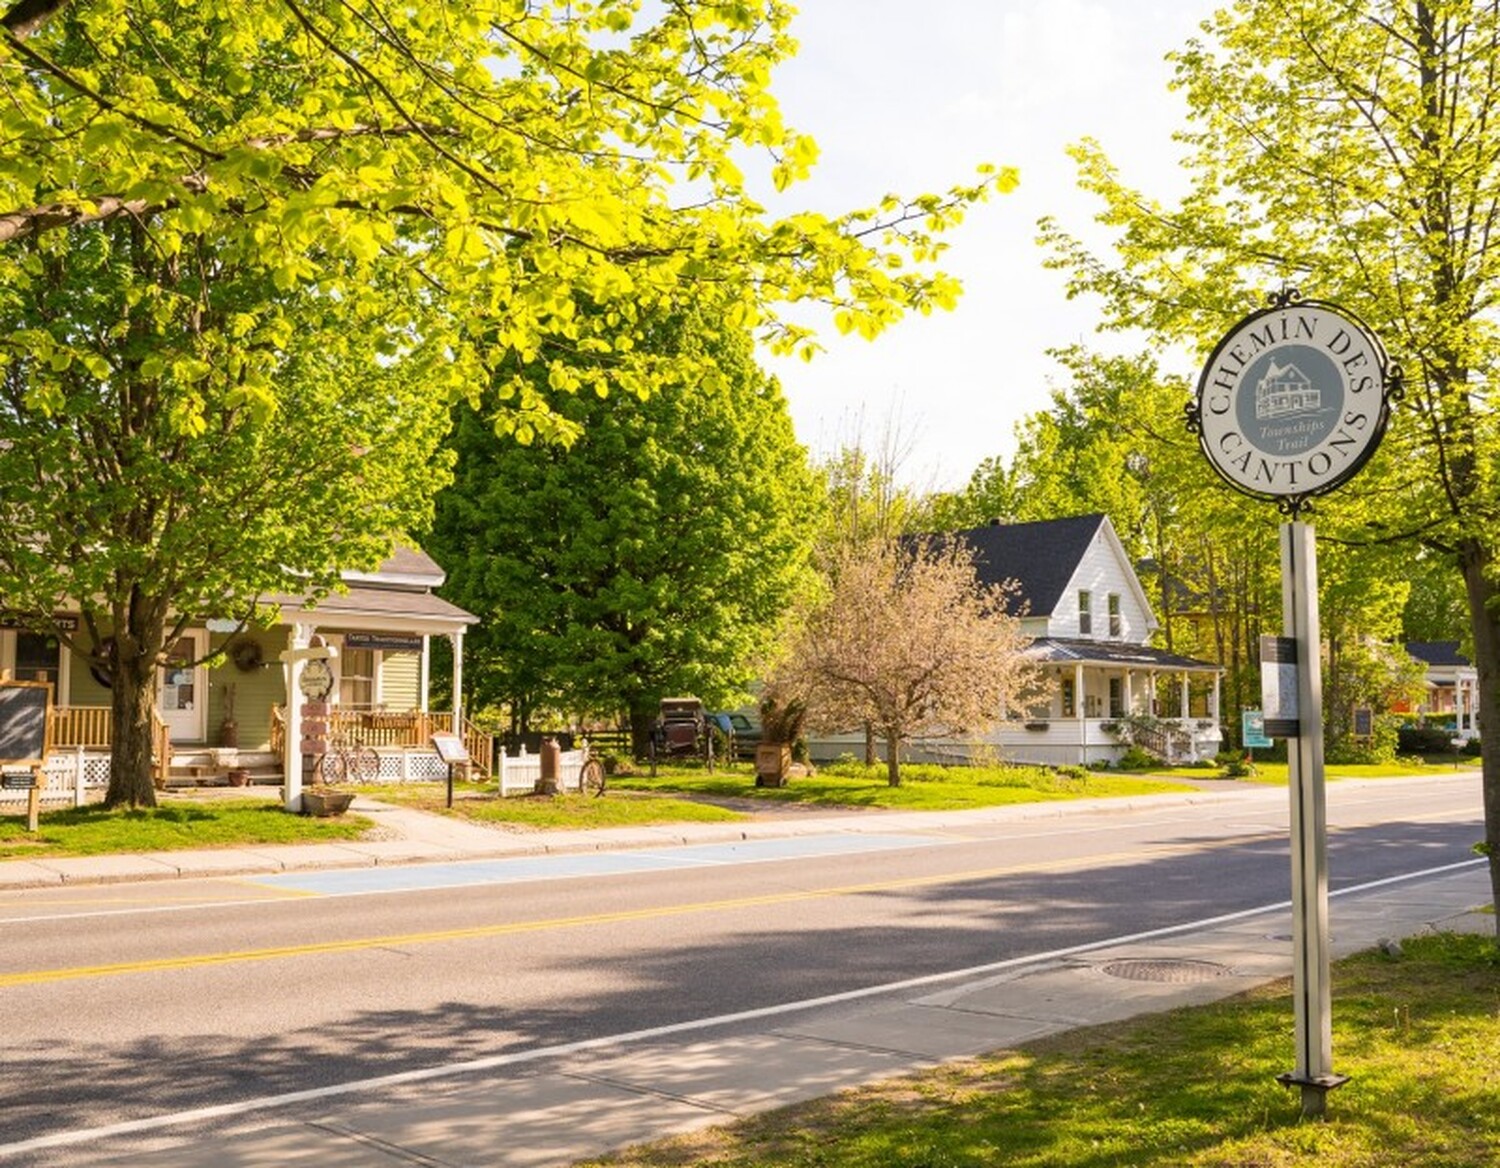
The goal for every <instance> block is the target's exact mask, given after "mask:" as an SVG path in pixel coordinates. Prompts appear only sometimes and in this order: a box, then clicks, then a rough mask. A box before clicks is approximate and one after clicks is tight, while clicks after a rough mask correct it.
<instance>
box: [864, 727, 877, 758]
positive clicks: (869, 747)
mask: <svg viewBox="0 0 1500 1168" xmlns="http://www.w3.org/2000/svg"><path fill="white" fill-rule="evenodd" d="M875 760H876V755H875V723H874V722H866V723H865V766H867V767H872V766H874V765H875Z"/></svg>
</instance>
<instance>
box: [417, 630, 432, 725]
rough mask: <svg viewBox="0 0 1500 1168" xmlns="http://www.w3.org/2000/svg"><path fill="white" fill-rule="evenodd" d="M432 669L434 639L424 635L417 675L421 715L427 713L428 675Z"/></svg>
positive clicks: (418, 707)
mask: <svg viewBox="0 0 1500 1168" xmlns="http://www.w3.org/2000/svg"><path fill="white" fill-rule="evenodd" d="M431 667H432V638H431V637H429V636H428V635H427V634H426V633H423V634H422V655H421V663H420V666H419V669H420V672H419V673H418V675H417V710H418V712H419V713H423V714H425V713H426V712H427V691H428V675H429V673H430V671H431Z"/></svg>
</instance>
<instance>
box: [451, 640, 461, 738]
mask: <svg viewBox="0 0 1500 1168" xmlns="http://www.w3.org/2000/svg"><path fill="white" fill-rule="evenodd" d="M448 640H449V641H450V642H452V644H453V733H455V734H457V735H459V736H460V737H462V736H463V732H464V716H463V708H464V634H463V630H462V629H460V630H459V631H458V632H456V633H449V634H448Z"/></svg>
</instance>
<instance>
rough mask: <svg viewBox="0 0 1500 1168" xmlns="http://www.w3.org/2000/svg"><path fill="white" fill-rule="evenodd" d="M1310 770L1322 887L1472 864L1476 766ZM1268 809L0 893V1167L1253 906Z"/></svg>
mask: <svg viewBox="0 0 1500 1168" xmlns="http://www.w3.org/2000/svg"><path fill="white" fill-rule="evenodd" d="M1329 793H1330V798H1329V807H1330V812H1329V821H1330V870H1331V873H1332V887H1333V888H1334V889H1335V890H1337V889H1339V888H1341V887H1349V886H1352V885H1356V884H1364V883H1368V882H1370V881H1376V880H1382V879H1387V878H1390V877H1394V876H1399V875H1403V874H1406V873H1409V872H1413V871H1420V870H1427V869H1433V868H1438V867H1441V866H1444V865H1450V864H1454V863H1459V862H1462V861H1464V860H1468V859H1472V856H1471V854H1470V852H1469V848H1470V845H1471V844H1473V843H1474V842H1475V841H1476V840H1477V839H1479V838H1480V835H1481V834H1482V833H1481V827H1480V795H1479V786H1478V780H1477V778H1472V777H1468V778H1458V777H1455V778H1452V779H1441V780H1423V781H1413V780H1386V781H1382V782H1378V783H1340V784H1332V785H1331V786H1330V788H1329ZM1286 818H1287V815H1286V795H1285V792H1284V791H1281V790H1280V789H1259V790H1250V791H1246V792H1245V793H1243V794H1242V795H1238V796H1236V797H1235V798H1232V799H1227V800H1223V801H1216V802H1211V803H1199V804H1194V805H1183V804H1181V803H1176V802H1163V803H1162V804H1161V805H1159V806H1150V805H1146V806H1141V807H1138V808H1137V809H1134V810H1128V811H1110V812H1097V811H1090V812H1069V811H1067V810H1063V811H1061V812H1060V813H1059V814H1058V815H1056V816H1054V817H1051V818H1044V819H1029V820H1013V821H1005V820H999V821H997V820H994V819H988V820H987V819H985V818H982V817H981V818H977V819H974V820H972V821H971V820H965V821H963V822H962V823H955V822H953V817H949V820H948V821H946V822H945V825H944V826H941V827H939V828H935V829H932V830H909V829H903V830H900V831H888V832H880V831H878V830H874V831H872V830H870V829H869V827H868V826H867V827H866V829H865V830H862V831H860V832H857V833H853V832H829V833H826V834H816V835H809V836H799V837H796V838H792V839H787V840H768V841H755V842H742V843H739V844H735V845H728V844H716V845H704V846H701V847H678V848H661V849H652V850H637V851H628V852H621V853H614V854H602V853H589V854H582V855H576V856H550V857H543V858H531V859H513V860H505V861H494V862H488V863H470V864H465V865H458V866H455V865H449V866H433V865H428V866H419V867H411V868H377V869H365V870H360V871H357V872H322V873H309V874H304V875H298V876H291V875H283V876H278V877H266V878H238V879H216V880H196V881H172V882H166V883H155V884H137V885H122V886H101V887H91V888H83V889H67V888H63V889H46V890H38V891H28V892H24V893H11V894H6V895H4V896H0V938H3V943H0V991H3V995H4V997H3V1000H4V1002H5V1012H4V1022H3V1025H4V1030H5V1038H4V1047H5V1052H6V1054H5V1059H4V1061H3V1066H0V1101H3V1106H0V1162H4V1160H5V1159H6V1148H7V1146H11V1145H15V1144H18V1143H20V1142H22V1141H26V1140H30V1139H33V1138H35V1137H38V1136H43V1135H48V1134H52V1133H57V1132H62V1131H84V1130H87V1129H90V1128H97V1127H101V1126H105V1125H109V1124H114V1123H119V1122H121V1121H128V1120H133V1119H139V1118H144V1117H150V1116H159V1115H170V1114H173V1113H177V1112H182V1111H185V1110H190V1109H194V1108H202V1107H205V1106H210V1105H214V1104H221V1103H230V1102H234V1101H238V1100H245V1099H259V1098H265V1097H271V1096H278V1095H284V1094H286V1093H289V1092H297V1091H304V1090H308V1089H313V1088H319V1087H327V1086H330V1085H334V1084H342V1083H350V1082H359V1081H362V1080H368V1079H371V1078H376V1077H379V1076H385V1075H390V1074H392V1073H396V1072H403V1071H410V1070H414V1069H418V1068H440V1067H443V1066H447V1065H456V1064H465V1063H471V1062H472V1061H474V1060H476V1059H486V1058H495V1057H497V1056H504V1055H510V1054H521V1053H523V1052H529V1051H536V1050H542V1049H552V1048H556V1047H559V1046H565V1045H567V1044H575V1043H580V1042H588V1041H591V1040H597V1039H601V1038H604V1037H607V1036H612V1035H620V1034H629V1033H635V1032H642V1031H653V1030H659V1029H660V1028H662V1027H670V1026H683V1025H691V1024H694V1023H695V1022H698V1021H700V1020H722V1019H724V1018H725V1016H729V1015H737V1014H741V1013H743V1012H745V1011H751V1010H758V1009H764V1010H774V1009H776V1008H779V1007H784V1006H786V1005H788V1004H793V1003H800V1002H805V1001H807V1000H808V999H817V998H825V997H836V996H838V995H847V994H849V993H853V992H861V991H872V992H873V991H874V990H875V989H876V988H877V987H881V986H887V985H890V984H892V983H898V982H902V981H907V980H909V979H912V978H920V977H926V976H937V975H942V974H946V973H950V972H952V971H964V970H982V969H983V968H984V967H986V966H992V965H994V964H995V963H999V962H1006V961H1012V960H1015V959H1018V958H1024V957H1026V956H1027V955H1031V954H1038V953H1047V952H1052V951H1056V950H1060V949H1065V948H1067V947H1070V946H1077V945H1086V944H1090V943H1094V942H1099V941H1104V940H1107V939H1109V938H1114V937H1120V936H1123V935H1130V934H1137V933H1142V932H1147V931H1150V930H1156V929H1162V928H1168V927H1172V926H1178V925H1184V924H1188V923H1190V922H1193V921H1200V920H1203V919H1205V918H1210V917H1215V916H1219V915H1223V914H1228V913H1235V912H1242V911H1246V910H1250V909H1254V908H1258V907H1262V906H1266V905H1272V904H1277V903H1280V902H1282V901H1285V900H1286V899H1287V895H1288V891H1287V890H1288V884H1289V877H1288V859H1287V854H1288V845H1287V829H1286ZM909 822H910V821H909V820H903V823H907V824H909ZM1334 928H1335V931H1336V930H1337V916H1336V914H1335V925H1334ZM80 1156H81V1157H82V1158H79V1159H77V1160H76V1162H78V1163H87V1162H89V1161H88V1159H87V1154H86V1152H84V1153H80Z"/></svg>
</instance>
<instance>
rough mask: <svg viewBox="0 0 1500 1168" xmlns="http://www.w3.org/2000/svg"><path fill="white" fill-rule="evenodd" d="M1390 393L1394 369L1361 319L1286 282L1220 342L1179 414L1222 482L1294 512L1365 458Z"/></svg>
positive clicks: (1393, 395)
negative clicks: (1300, 294) (1301, 295)
mask: <svg viewBox="0 0 1500 1168" xmlns="http://www.w3.org/2000/svg"><path fill="white" fill-rule="evenodd" d="M1399 397H1400V371H1399V369H1398V368H1397V367H1396V366H1395V365H1393V364H1392V363H1391V362H1390V361H1389V360H1388V358H1387V357H1386V353H1385V350H1384V348H1383V347H1382V346H1381V344H1380V342H1379V341H1378V340H1377V339H1376V338H1375V336H1374V334H1373V333H1371V332H1370V330H1369V329H1368V328H1366V327H1365V326H1364V325H1363V324H1362V323H1361V322H1360V321H1358V320H1357V319H1355V318H1354V317H1353V316H1351V315H1350V314H1349V313H1348V312H1346V311H1345V310H1344V309H1341V308H1337V307H1335V306H1333V305H1330V304H1325V303H1322V302H1320V301H1315V300H1308V301H1301V300H1299V299H1297V294H1296V293H1295V292H1289V293H1285V294H1282V295H1279V296H1277V297H1276V298H1275V299H1274V300H1273V302H1272V306H1271V307H1270V308H1266V309H1263V310H1261V311H1260V312H1256V313H1252V314H1251V315H1250V316H1247V317H1246V318H1245V319H1244V320H1242V321H1240V323H1239V324H1237V325H1236V326H1235V327H1234V328H1233V329H1232V330H1230V332H1229V333H1228V335H1226V336H1225V337H1224V339H1223V340H1221V341H1220V342H1219V344H1218V347H1217V348H1215V349H1214V351H1213V355H1212V356H1211V357H1210V358H1209V359H1208V363H1207V365H1205V366H1204V369H1203V373H1202V375H1201V376H1200V377H1199V379H1198V396H1197V398H1196V399H1195V400H1194V401H1193V402H1192V403H1191V404H1189V406H1188V424H1189V426H1190V427H1191V428H1192V429H1194V430H1196V431H1197V433H1198V441H1199V444H1200V445H1201V446H1202V448H1203V453H1204V454H1205V455H1206V456H1207V457H1208V461H1209V463H1210V464H1211V465H1212V466H1213V468H1214V470H1215V471H1217V472H1218V473H1219V475H1220V476H1221V477H1222V478H1223V479H1224V480H1225V481H1226V482H1228V483H1229V484H1230V486H1232V487H1235V488H1236V489H1237V490H1240V491H1243V492H1244V493H1245V494H1247V495H1254V496H1256V497H1257V498H1262V499H1274V500H1277V501H1278V502H1279V503H1280V504H1281V506H1282V508H1283V510H1286V511H1289V512H1292V513H1295V512H1297V511H1298V510H1300V509H1301V507H1302V505H1303V503H1304V501H1305V500H1306V499H1308V498H1309V497H1311V496H1313V495H1321V494H1323V493H1324V492H1326V491H1330V490H1332V489H1333V488H1335V487H1337V486H1339V485H1340V484H1342V483H1344V482H1346V481H1348V479H1349V478H1350V476H1352V475H1353V474H1354V473H1355V472H1356V471H1357V470H1359V468H1360V467H1361V466H1363V465H1364V464H1365V463H1366V462H1367V461H1368V460H1369V458H1370V456H1371V455H1372V454H1374V452H1375V448H1376V447H1377V446H1378V445H1379V444H1380V439H1381V437H1382V436H1383V435H1384V433H1385V427H1386V422H1387V421H1388V419H1389V417H1390V403H1391V401H1392V400H1394V399H1397V398H1399Z"/></svg>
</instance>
